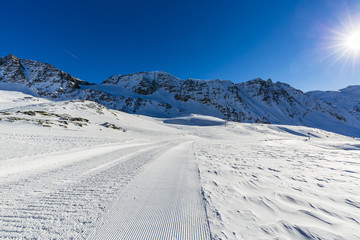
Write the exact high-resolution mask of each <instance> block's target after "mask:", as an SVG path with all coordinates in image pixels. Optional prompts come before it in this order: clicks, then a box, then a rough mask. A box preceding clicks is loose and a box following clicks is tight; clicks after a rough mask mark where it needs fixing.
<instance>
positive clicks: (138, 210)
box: [89, 141, 211, 240]
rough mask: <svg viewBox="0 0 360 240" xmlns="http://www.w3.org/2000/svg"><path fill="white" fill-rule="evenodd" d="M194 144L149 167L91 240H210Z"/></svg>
mask: <svg viewBox="0 0 360 240" xmlns="http://www.w3.org/2000/svg"><path fill="white" fill-rule="evenodd" d="M192 146H193V142H192V141H187V142H182V143H178V144H176V145H175V146H172V147H171V148H169V149H168V150H167V151H165V152H164V153H163V154H161V155H160V156H159V157H158V158H156V159H154V160H153V161H152V162H150V163H149V164H147V166H146V168H145V169H144V170H143V171H142V172H141V173H139V174H138V175H137V176H136V178H134V179H133V180H132V181H131V182H130V183H129V184H128V185H127V187H126V189H125V190H124V192H123V194H122V195H121V196H119V198H118V200H117V201H115V202H114V204H113V206H112V207H111V208H110V210H109V212H108V214H107V215H104V216H103V220H102V222H101V224H100V225H98V227H96V228H95V229H94V231H93V232H92V233H91V235H90V237H89V239H139V240H141V239H156V240H161V239H174V240H175V239H176V240H179V239H189V240H190V239H211V237H210V230H209V226H208V222H207V217H206V213H205V208H204V204H203V198H202V195H201V188H200V179H199V174H198V165H197V162H196V159H195V157H194V154H193V152H192Z"/></svg>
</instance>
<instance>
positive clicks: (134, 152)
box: [0, 91, 360, 239]
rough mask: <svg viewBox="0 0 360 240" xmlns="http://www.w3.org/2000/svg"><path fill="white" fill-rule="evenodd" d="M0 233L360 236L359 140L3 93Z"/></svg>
mask: <svg viewBox="0 0 360 240" xmlns="http://www.w3.org/2000/svg"><path fill="white" fill-rule="evenodd" d="M0 119H1V121H0V152H1V154H0V166H1V168H0V196H1V197H0V239H71V238H73V239H360V197H359V196H360V186H359V185H360V151H359V150H360V142H359V140H358V139H353V138H349V137H344V136H341V135H337V134H334V133H330V132H326V131H323V130H318V129H314V128H306V127H301V126H285V125H283V126H280V125H260V124H241V123H234V122H225V121H223V120H220V119H217V118H213V117H204V116H199V115H192V116H188V117H182V118H176V119H154V118H150V117H143V116H138V115H129V114H125V113H122V112H118V111H113V110H110V109H106V108H104V107H102V106H101V105H98V104H95V103H92V102H89V101H66V102H56V103H53V102H49V101H46V100H42V99H37V98H30V97H29V96H27V95H22V94H19V93H17V92H6V91H1V92H0Z"/></svg>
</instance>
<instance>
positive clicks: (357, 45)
mask: <svg viewBox="0 0 360 240" xmlns="http://www.w3.org/2000/svg"><path fill="white" fill-rule="evenodd" d="M345 46H346V48H347V50H348V51H354V53H355V54H358V53H359V52H360V31H359V32H354V33H352V34H350V35H349V36H347V37H346V39H345Z"/></svg>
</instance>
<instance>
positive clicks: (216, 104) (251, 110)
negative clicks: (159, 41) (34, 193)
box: [0, 55, 360, 136]
mask: <svg viewBox="0 0 360 240" xmlns="http://www.w3.org/2000/svg"><path fill="white" fill-rule="evenodd" d="M4 86H5V87H7V88H11V87H14V88H15V86H18V87H19V86H20V87H22V88H23V89H27V90H29V91H30V92H31V93H32V95H34V96H38V97H45V98H48V99H52V100H55V101H58V100H69V99H85V100H91V101H95V102H98V103H100V104H102V105H104V106H106V107H109V108H112V109H116V110H121V111H124V112H128V113H136V114H143V115H148V116H151V117H179V116H184V115H189V114H202V115H209V116H214V117H219V118H222V119H225V120H229V121H237V122H248V123H273V124H287V125H304V126H309V127H317V128H321V129H325V130H330V131H334V132H337V133H341V134H345V135H351V136H360V128H359V127H357V126H360V94H359V96H357V97H358V100H359V101H356V103H355V104H354V106H352V107H351V109H349V108H348V107H343V106H342V105H341V104H340V105H339V104H338V102H336V101H335V100H334V99H330V100H329V98H328V99H323V98H324V97H321V96H319V93H314V92H309V93H304V92H302V91H301V90H298V89H295V88H293V87H291V86H290V85H289V84H286V83H281V82H275V83H274V82H273V81H272V80H271V79H269V80H262V79H260V78H256V79H253V80H250V81H247V82H242V83H233V82H231V81H228V80H219V79H214V80H199V79H191V78H188V79H186V80H184V79H180V78H177V77H175V76H173V75H171V74H169V73H165V72H161V71H154V72H137V73H131V74H126V75H119V74H118V75H113V76H110V77H109V78H107V79H105V80H104V81H103V82H101V83H100V84H91V83H89V82H86V81H83V80H80V79H78V78H76V77H73V76H71V75H70V74H68V73H66V72H63V71H61V70H59V69H56V68H54V67H53V66H51V65H50V64H46V63H41V62H38V61H33V60H26V59H18V58H16V57H15V56H13V55H8V56H6V57H2V58H0V88H4ZM15 89H16V88H15ZM359 89H360V88H359ZM355 91H357V88H356V89H355ZM343 94H346V93H343ZM320 95H321V94H320Z"/></svg>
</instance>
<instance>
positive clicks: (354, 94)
mask: <svg viewBox="0 0 360 240" xmlns="http://www.w3.org/2000/svg"><path fill="white" fill-rule="evenodd" d="M307 94H308V95H310V96H312V97H314V98H318V99H322V100H325V101H326V102H328V103H331V104H332V105H333V106H334V107H336V109H338V111H341V110H342V111H343V110H344V109H345V110H346V111H347V112H349V113H350V114H351V115H352V116H353V117H354V118H356V119H358V120H360V86H348V87H346V88H343V89H340V90H338V91H311V92H307Z"/></svg>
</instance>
